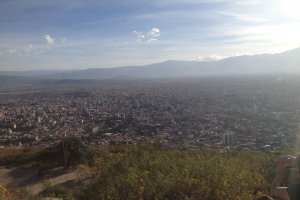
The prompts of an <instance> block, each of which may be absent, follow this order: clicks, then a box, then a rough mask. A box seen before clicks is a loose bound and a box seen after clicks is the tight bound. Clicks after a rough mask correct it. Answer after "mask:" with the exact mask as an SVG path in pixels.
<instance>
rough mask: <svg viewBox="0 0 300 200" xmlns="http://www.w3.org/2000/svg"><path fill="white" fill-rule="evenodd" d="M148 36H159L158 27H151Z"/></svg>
mask: <svg viewBox="0 0 300 200" xmlns="http://www.w3.org/2000/svg"><path fill="white" fill-rule="evenodd" d="M149 35H150V37H152V38H153V37H159V36H160V30H159V29H158V28H152V30H151V31H149Z"/></svg>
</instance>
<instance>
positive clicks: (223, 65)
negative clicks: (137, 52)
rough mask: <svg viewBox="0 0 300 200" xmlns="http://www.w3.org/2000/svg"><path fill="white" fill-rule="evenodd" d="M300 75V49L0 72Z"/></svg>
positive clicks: (97, 75)
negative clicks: (211, 58)
mask: <svg viewBox="0 0 300 200" xmlns="http://www.w3.org/2000/svg"><path fill="white" fill-rule="evenodd" d="M282 73H284V74H286V73H288V74H294V73H300V48H297V49H293V50H289V51H285V52H282V53H277V54H260V55H243V56H236V57H228V58H225V59H222V60H218V61H175V60H169V61H165V62H161V63H155V64H150V65H144V66H126V67H116V68H93V69H84V70H45V71H43V70H35V71H18V72H16V71H2V72H1V71H0V76H14V77H19V76H21V77H30V78H33V77H35V78H39V79H97V80H101V79H114V78H116V79H124V78H125V79H127V78H130V79H131V78H138V79H139V78H141V79H142V78H171V77H195V76H210V75H238V74H243V75H247V74H282Z"/></svg>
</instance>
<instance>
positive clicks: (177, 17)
mask: <svg viewBox="0 0 300 200" xmlns="http://www.w3.org/2000/svg"><path fill="white" fill-rule="evenodd" d="M299 4H300V3H299V2H298V1H296V0H274V1H273V0H272V1H271V0H263V1H256V0H248V1H243V0H212V1H207V0H188V1H186V0H175V1H171V0H164V1H158V0H154V1H136V0H128V1H117V0H114V1H108V0H104V1H79V0H75V1H67V0H62V1H59V0H53V1H38V0H28V1H18V0H2V1H1V2H0V27H1V29H0V71H14V70H17V71H23V70H49V69H86V68H104V67H105V68H110V67H118V66H132V65H146V64H151V63H157V62H163V61H166V60H184V61H186V60H189V61H191V60H192V61H203V60H210V61H211V60H219V59H222V58H226V57H231V56H236V55H249V54H250V55H252V54H262V53H278V52H283V51H286V50H289V49H294V48H297V47H299V46H300V38H299V35H300V16H299V14H298V13H300V5H299Z"/></svg>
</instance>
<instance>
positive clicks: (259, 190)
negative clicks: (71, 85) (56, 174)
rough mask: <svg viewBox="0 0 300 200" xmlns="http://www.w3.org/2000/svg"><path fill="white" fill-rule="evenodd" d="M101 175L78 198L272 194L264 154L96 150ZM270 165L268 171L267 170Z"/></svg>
mask: <svg viewBox="0 0 300 200" xmlns="http://www.w3.org/2000/svg"><path fill="white" fill-rule="evenodd" d="M98 155H99V157H98V158H97V160H96V161H95V166H96V169H97V170H96V172H97V176H96V178H95V180H94V182H93V183H92V184H90V185H89V186H88V187H86V188H85V189H84V190H82V191H81V193H80V192H79V193H78V194H77V197H76V198H78V199H243V200H246V199H253V198H254V197H255V196H257V195H258V196H259V195H261V194H263V193H264V194H266V193H268V188H269V183H268V182H269V178H270V177H269V176H270V174H272V175H273V172H272V164H273V162H272V160H271V158H270V157H269V156H267V155H265V154H263V153H256V152H226V153H220V152H219V151H218V150H211V149H210V150H208V149H185V150H180V149H168V150H167V149H162V148H154V147H153V146H131V147H127V148H126V147H122V146H117V147H115V148H114V147H109V148H106V149H105V148H103V149H99V150H98ZM266 166H267V168H266Z"/></svg>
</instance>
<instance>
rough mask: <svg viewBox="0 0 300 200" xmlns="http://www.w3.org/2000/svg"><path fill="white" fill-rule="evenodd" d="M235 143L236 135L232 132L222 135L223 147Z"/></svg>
mask: <svg viewBox="0 0 300 200" xmlns="http://www.w3.org/2000/svg"><path fill="white" fill-rule="evenodd" d="M235 143H236V134H235V133H233V132H230V133H225V134H223V135H222V144H223V146H232V145H234V144H235Z"/></svg>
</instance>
